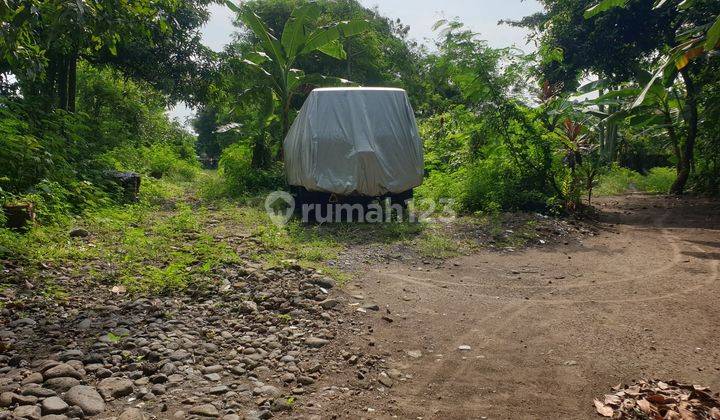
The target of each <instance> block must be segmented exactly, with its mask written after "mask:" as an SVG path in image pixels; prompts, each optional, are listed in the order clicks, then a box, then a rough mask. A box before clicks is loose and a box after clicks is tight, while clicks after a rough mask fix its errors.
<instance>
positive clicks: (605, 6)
mask: <svg viewBox="0 0 720 420" xmlns="http://www.w3.org/2000/svg"><path fill="white" fill-rule="evenodd" d="M626 5H627V0H601V1H600V3H598V4H596V5H595V6H593V7H590V8H589V9H587V10H585V13H584V14H583V16H584V17H585V19H590V18H592V17H593V16H596V15H599V14H600V13H603V12H606V11H608V10H610V9H614V8H616V7H625V6H626Z"/></svg>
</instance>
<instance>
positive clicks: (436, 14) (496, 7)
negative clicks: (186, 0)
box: [170, 0, 541, 122]
mask: <svg viewBox="0 0 720 420" xmlns="http://www.w3.org/2000/svg"><path fill="white" fill-rule="evenodd" d="M359 1H360V3H362V4H363V5H364V6H365V7H375V6H377V7H378V8H379V9H380V13H381V14H382V15H384V16H387V17H389V18H393V19H396V18H400V20H401V21H402V22H403V24H405V25H409V26H410V38H413V39H415V40H416V41H418V42H421V43H423V44H426V45H428V46H431V45H432V39H433V38H434V35H435V34H434V33H433V30H432V26H433V25H434V24H435V22H437V21H438V20H439V19H450V18H455V17H457V18H459V19H460V21H461V22H463V23H465V25H466V26H467V27H468V28H470V29H472V30H473V31H475V32H478V33H479V34H480V38H482V39H486V40H487V41H488V43H489V44H490V46H492V47H496V48H499V47H508V46H511V45H515V46H516V47H519V48H521V49H523V50H525V51H527V52H529V51H532V50H534V46H533V45H531V44H530V45H528V44H526V42H525V37H526V36H527V32H526V31H525V30H523V29H519V28H513V27H510V26H507V25H498V21H499V20H501V19H518V18H521V17H523V16H527V15H529V14H532V13H535V12H537V11H540V10H541V7H540V4H539V3H538V2H537V1H536V0H474V1H473V0H359ZM210 12H211V17H210V20H209V21H208V22H207V23H206V24H205V26H204V27H203V28H202V35H203V37H202V39H203V43H204V44H205V45H207V46H208V47H210V48H212V49H213V50H215V51H221V50H222V49H223V47H224V46H225V44H226V43H227V42H229V41H230V39H231V36H230V35H231V34H232V33H233V32H234V31H235V27H233V25H232V16H233V14H232V12H231V11H230V9H228V8H227V7H226V6H223V5H218V4H213V5H211V6H210ZM192 115H193V111H192V110H191V109H189V108H187V107H185V106H184V105H182V104H180V105H179V106H177V107H176V108H175V109H173V110H170V116H171V117H177V118H178V119H180V121H181V122H184V121H185V120H186V119H187V118H188V117H190V116H192Z"/></svg>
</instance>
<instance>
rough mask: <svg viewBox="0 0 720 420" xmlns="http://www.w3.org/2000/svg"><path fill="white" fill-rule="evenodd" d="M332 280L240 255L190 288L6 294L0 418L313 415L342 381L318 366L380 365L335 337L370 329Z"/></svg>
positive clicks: (362, 370) (360, 372)
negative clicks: (144, 293)
mask: <svg viewBox="0 0 720 420" xmlns="http://www.w3.org/2000/svg"><path fill="white" fill-rule="evenodd" d="M334 286H335V284H334V281H332V280H331V279H329V278H327V277H324V276H322V275H320V274H318V273H316V272H314V271H312V270H307V269H301V268H300V267H297V266H296V267H292V266H290V267H289V268H287V269H275V270H272V269H271V270H263V269H260V268H258V267H254V268H253V267H244V268H243V269H237V270H234V274H231V275H228V277H227V279H226V281H225V282H224V284H222V285H220V286H219V287H218V288H217V289H215V290H208V291H206V292H204V293H202V294H197V295H194V296H186V297H175V298H150V299H145V298H141V299H134V298H131V297H128V296H126V295H124V294H122V293H119V291H118V289H117V288H116V289H114V290H108V291H103V290H86V291H85V293H86V294H85V295H83V294H79V295H78V296H74V297H71V298H70V299H68V300H67V301H66V302H65V303H63V304H54V305H53V304H51V305H37V306H33V305H27V306H25V307H12V305H9V307H8V306H6V307H5V309H4V310H3V319H4V320H7V321H8V322H6V323H4V325H3V326H2V327H1V328H0V337H1V338H2V346H3V349H2V350H3V351H2V356H0V374H1V375H2V376H1V377H0V390H1V392H2V394H1V395H0V407H2V410H5V411H1V412H0V418H28V419H40V418H41V419H67V418H85V417H93V416H97V417H98V418H115V417H117V418H118V419H123V420H130V419H143V418H177V419H183V418H218V417H219V418H224V419H234V418H248V419H252V418H270V417H273V416H278V415H280V416H282V415H290V413H291V412H292V411H293V410H295V411H297V410H298V409H300V408H301V407H304V411H305V412H306V413H307V416H308V417H309V418H312V417H313V411H314V410H313V405H317V404H318V402H317V401H318V400H322V398H316V395H315V394H317V393H318V392H322V393H324V394H325V395H326V396H327V395H330V396H332V394H333V393H335V392H344V391H343V390H342V389H333V388H332V387H329V388H328V389H318V388H317V387H316V386H314V384H315V383H316V381H317V380H318V378H320V377H321V376H323V375H328V374H330V375H331V374H333V372H336V371H339V370H351V371H353V372H355V373H356V375H357V377H360V378H364V377H368V378H370V377H376V375H377V374H378V373H379V372H378V370H379V369H380V368H381V366H382V363H381V361H380V360H379V358H376V357H374V356H373V355H372V354H368V353H366V352H358V353H352V352H350V351H348V349H346V348H344V346H342V345H341V344H340V343H338V342H336V341H338V340H336V339H337V337H338V334H339V332H340V331H342V332H343V333H350V334H356V335H358V336H362V335H363V334H366V333H367V331H363V328H362V324H361V323H359V322H358V321H357V320H355V319H353V316H352V314H353V313H352V312H351V310H350V309H348V306H347V305H346V304H339V301H338V300H337V299H335V298H333V296H334V293H333V290H334V289H335V287H334ZM114 292H115V293H114ZM28 293H30V291H28ZM341 299H342V298H341ZM43 302H46V301H45V300H43ZM370 309H373V308H372V307H371V308H370Z"/></svg>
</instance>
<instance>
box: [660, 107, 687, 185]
mask: <svg viewBox="0 0 720 420" xmlns="http://www.w3.org/2000/svg"><path fill="white" fill-rule="evenodd" d="M663 117H664V120H665V121H664V122H665V125H666V126H667V132H668V136H669V137H670V141H671V142H672V146H673V154H675V158H676V159H677V162H676V163H675V170H676V171H677V172H679V171H680V161H681V160H682V152H681V151H680V142H679V141H678V136H677V132H676V131H675V126H674V125H673V120H672V115H671V114H670V109H669V108H668V106H667V104H664V107H663Z"/></svg>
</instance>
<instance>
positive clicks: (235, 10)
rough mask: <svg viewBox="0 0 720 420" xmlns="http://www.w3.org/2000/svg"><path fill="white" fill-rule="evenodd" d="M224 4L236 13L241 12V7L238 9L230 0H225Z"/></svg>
mask: <svg viewBox="0 0 720 420" xmlns="http://www.w3.org/2000/svg"><path fill="white" fill-rule="evenodd" d="M225 6H227V7H229V8H230V10H232V11H233V12H235V13H237V14H240V13H242V9H240V8H239V7H238V6H236V5H235V3H233V2H232V1H231V0H226V1H225Z"/></svg>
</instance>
